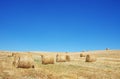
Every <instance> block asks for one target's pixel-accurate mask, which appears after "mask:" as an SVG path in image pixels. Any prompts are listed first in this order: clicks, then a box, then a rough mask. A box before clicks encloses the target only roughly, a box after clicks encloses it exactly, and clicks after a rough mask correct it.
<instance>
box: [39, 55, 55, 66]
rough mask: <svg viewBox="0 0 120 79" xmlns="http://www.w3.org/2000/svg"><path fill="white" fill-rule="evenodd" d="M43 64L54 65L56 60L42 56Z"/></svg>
mask: <svg viewBox="0 0 120 79" xmlns="http://www.w3.org/2000/svg"><path fill="white" fill-rule="evenodd" d="M41 59H42V64H54V63H55V60H54V57H53V56H48V55H41Z"/></svg>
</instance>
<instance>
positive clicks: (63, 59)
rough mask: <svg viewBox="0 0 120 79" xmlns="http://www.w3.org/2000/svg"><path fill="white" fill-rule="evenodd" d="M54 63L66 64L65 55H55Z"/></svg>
mask: <svg viewBox="0 0 120 79" xmlns="http://www.w3.org/2000/svg"><path fill="white" fill-rule="evenodd" d="M56 62H66V56H65V55H58V54H57V55H56Z"/></svg>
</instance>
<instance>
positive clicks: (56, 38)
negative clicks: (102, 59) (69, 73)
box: [0, 0, 120, 52]
mask: <svg viewBox="0 0 120 79" xmlns="http://www.w3.org/2000/svg"><path fill="white" fill-rule="evenodd" d="M119 4H120V1H119V0H0V50H10V51H58V52H59V51H60V52H62V51H63V52H66V51H71V52H74V51H82V50H104V49H105V48H106V47H108V48H110V49H120V5H119Z"/></svg>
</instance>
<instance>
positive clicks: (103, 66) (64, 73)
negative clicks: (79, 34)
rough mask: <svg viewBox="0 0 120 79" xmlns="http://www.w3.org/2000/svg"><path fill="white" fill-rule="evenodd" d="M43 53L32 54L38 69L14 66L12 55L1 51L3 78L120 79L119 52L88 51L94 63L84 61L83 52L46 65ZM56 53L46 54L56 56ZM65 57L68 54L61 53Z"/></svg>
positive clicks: (1, 75)
mask: <svg viewBox="0 0 120 79" xmlns="http://www.w3.org/2000/svg"><path fill="white" fill-rule="evenodd" d="M41 53H42V52H40V53H32V54H31V55H32V57H33V59H34V63H35V68H29V69H26V68H16V67H14V66H13V65H12V63H13V60H14V58H13V56H8V55H11V54H10V53H9V52H7V53H5V52H0V68H1V69H0V79H120V51H119V50H107V51H106V50H105V51H104V50H103V51H89V52H85V53H87V54H89V53H90V54H91V55H94V56H97V61H95V62H89V63H87V62H85V57H80V53H82V52H73V53H68V55H69V56H70V57H71V61H69V62H62V63H61V62H56V63H55V64H47V65H44V64H42V63H41V61H42V60H41V57H40V55H41ZM56 54H57V52H55V53H45V55H48V56H49V55H52V56H56ZM62 55H65V53H62Z"/></svg>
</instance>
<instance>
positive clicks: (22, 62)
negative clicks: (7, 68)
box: [13, 54, 34, 68]
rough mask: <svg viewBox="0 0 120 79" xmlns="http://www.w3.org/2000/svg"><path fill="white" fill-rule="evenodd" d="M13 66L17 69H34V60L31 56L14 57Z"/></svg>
mask: <svg viewBox="0 0 120 79" xmlns="http://www.w3.org/2000/svg"><path fill="white" fill-rule="evenodd" d="M13 65H14V66H15V67H17V68H34V60H33V59H32V56H30V55H19V54H16V55H15V56H14V61H13Z"/></svg>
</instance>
